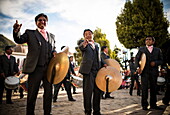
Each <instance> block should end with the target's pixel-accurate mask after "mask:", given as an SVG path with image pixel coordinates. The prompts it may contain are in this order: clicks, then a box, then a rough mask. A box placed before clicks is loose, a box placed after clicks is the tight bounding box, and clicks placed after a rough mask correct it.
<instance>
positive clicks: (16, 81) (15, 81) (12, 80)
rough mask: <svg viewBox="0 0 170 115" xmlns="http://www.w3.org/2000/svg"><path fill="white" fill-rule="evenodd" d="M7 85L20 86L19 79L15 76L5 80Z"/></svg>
mask: <svg viewBox="0 0 170 115" xmlns="http://www.w3.org/2000/svg"><path fill="white" fill-rule="evenodd" d="M5 83H7V84H9V85H16V84H19V79H18V78H17V77H15V76H9V77H7V78H6V79H5Z"/></svg>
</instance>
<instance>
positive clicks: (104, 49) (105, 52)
mask: <svg viewBox="0 0 170 115" xmlns="http://www.w3.org/2000/svg"><path fill="white" fill-rule="evenodd" d="M101 58H102V60H105V59H110V56H109V55H108V47H107V46H102V48H101ZM110 93H111V92H106V93H105V96H104V92H103V95H102V98H103V99H106V98H111V99H114V97H112V96H110Z"/></svg>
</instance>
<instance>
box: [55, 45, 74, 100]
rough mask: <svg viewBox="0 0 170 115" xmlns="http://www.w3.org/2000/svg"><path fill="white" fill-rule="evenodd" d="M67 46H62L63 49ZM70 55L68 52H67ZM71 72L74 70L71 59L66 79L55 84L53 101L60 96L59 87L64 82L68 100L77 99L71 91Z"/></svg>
mask: <svg viewBox="0 0 170 115" xmlns="http://www.w3.org/2000/svg"><path fill="white" fill-rule="evenodd" d="M65 47H66V46H62V47H61V50H63V49H64V48H65ZM67 55H68V54H67ZM71 72H73V69H72V67H71V64H70V61H69V68H68V72H67V75H66V76H65V78H64V80H62V81H61V82H60V83H58V84H54V95H53V102H56V101H57V97H58V92H59V89H60V87H61V85H62V84H64V88H65V90H66V92H67V96H68V100H69V101H76V100H75V99H74V98H73V96H72V93H71V82H70V77H71Z"/></svg>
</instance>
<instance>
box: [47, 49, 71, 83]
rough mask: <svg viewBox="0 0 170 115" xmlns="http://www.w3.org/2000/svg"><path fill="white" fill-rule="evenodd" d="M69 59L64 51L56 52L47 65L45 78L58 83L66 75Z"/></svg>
mask: <svg viewBox="0 0 170 115" xmlns="http://www.w3.org/2000/svg"><path fill="white" fill-rule="evenodd" d="M68 68H69V59H68V57H67V54H66V53H64V52H60V53H57V54H56V56H55V57H53V58H52V59H51V61H50V63H49V65H48V69H47V80H48V81H49V82H50V83H52V84H58V83H60V82H61V81H62V80H63V79H64V78H65V76H66V75H67V72H68Z"/></svg>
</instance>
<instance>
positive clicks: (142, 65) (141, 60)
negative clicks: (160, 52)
mask: <svg viewBox="0 0 170 115" xmlns="http://www.w3.org/2000/svg"><path fill="white" fill-rule="evenodd" d="M145 63H146V55H145V53H143V54H142V55H141V59H140V61H139V65H140V69H141V71H142V70H143V69H144V67H145Z"/></svg>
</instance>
